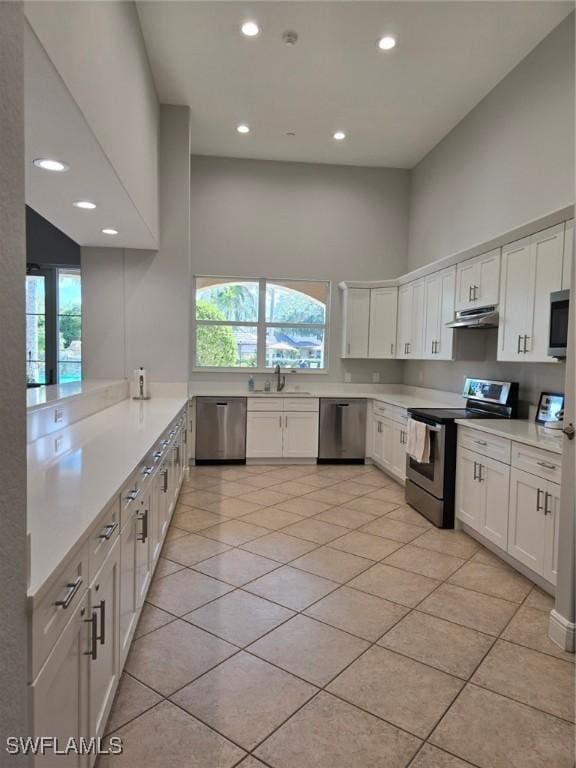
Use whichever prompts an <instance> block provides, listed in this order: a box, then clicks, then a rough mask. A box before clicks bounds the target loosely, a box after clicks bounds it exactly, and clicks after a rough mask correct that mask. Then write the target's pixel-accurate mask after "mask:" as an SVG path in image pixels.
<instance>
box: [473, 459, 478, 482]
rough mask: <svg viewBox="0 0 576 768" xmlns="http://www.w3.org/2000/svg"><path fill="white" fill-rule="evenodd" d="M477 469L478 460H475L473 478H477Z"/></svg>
mask: <svg viewBox="0 0 576 768" xmlns="http://www.w3.org/2000/svg"><path fill="white" fill-rule="evenodd" d="M477 470H478V462H477V461H475V462H474V480H478V475H477Z"/></svg>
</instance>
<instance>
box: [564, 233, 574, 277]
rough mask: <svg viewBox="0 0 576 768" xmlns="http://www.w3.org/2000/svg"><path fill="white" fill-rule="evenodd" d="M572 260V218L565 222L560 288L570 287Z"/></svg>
mask: <svg viewBox="0 0 576 768" xmlns="http://www.w3.org/2000/svg"><path fill="white" fill-rule="evenodd" d="M573 261H574V219H570V221H567V222H566V231H565V232H564V259H563V263H562V288H566V289H569V288H570V280H571V276H572V263H573Z"/></svg>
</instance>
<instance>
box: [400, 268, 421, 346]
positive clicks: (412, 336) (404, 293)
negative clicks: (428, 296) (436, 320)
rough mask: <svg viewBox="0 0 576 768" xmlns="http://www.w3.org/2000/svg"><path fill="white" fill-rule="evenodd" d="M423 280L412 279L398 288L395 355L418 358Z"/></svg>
mask: <svg viewBox="0 0 576 768" xmlns="http://www.w3.org/2000/svg"><path fill="white" fill-rule="evenodd" d="M424 302H425V281H424V280H423V279H422V280H414V281H413V282H411V283H406V284H405V285H401V286H400V288H399V289H398V333H397V347H396V350H397V351H396V357H398V358H400V359H401V360H418V359H419V358H421V357H422V350H423V348H424V335H425V334H424V323H425V319H424V317H425V316H424Z"/></svg>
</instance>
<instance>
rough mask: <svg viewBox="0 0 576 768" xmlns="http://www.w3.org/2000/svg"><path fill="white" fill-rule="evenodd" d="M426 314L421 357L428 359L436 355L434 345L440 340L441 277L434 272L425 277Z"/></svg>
mask: <svg viewBox="0 0 576 768" xmlns="http://www.w3.org/2000/svg"><path fill="white" fill-rule="evenodd" d="M425 293H426V299H425V303H426V316H425V320H424V324H425V328H426V330H425V337H424V347H423V350H422V357H424V358H426V359H428V360H430V359H434V358H435V357H436V346H437V345H438V343H439V341H440V323H441V315H442V278H441V273H440V272H435V273H434V274H432V275H430V277H427V278H426V285H425Z"/></svg>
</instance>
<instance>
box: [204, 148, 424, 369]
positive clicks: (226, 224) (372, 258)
mask: <svg viewBox="0 0 576 768" xmlns="http://www.w3.org/2000/svg"><path fill="white" fill-rule="evenodd" d="M191 184H192V187H191V188H192V195H191V219H190V225H191V251H192V272H193V273H194V274H204V275H206V274H209V275H223V276H247V277H285V278H289V277H293V278H298V277H309V278H318V279H323V280H331V281H332V308H331V309H332V313H331V330H332V333H331V339H330V350H329V352H330V354H329V364H330V371H329V380H341V379H342V378H343V373H344V370H350V371H351V372H352V374H353V378H354V380H355V381H369V380H370V374H371V372H372V371H380V372H381V375H382V380H383V381H384V380H385V381H390V380H393V381H397V380H398V377H399V375H400V370H401V369H400V367H399V364H398V363H394V362H392V363H381V362H380V363H378V362H376V361H371V362H369V361H342V360H341V359H340V355H339V351H340V344H341V336H340V326H341V312H340V291H339V290H338V282H339V281H341V280H346V279H355V280H372V279H378V278H385V277H395V276H396V275H398V274H400V273H401V272H403V271H404V265H405V261H406V247H407V226H408V195H409V173H408V172H407V171H402V170H397V169H386V168H355V167H345V166H331V165H316V164H307V163H282V162H272V161H262V160H234V159H229V158H215V157H198V156H194V157H192V163H191ZM240 375H241V374H236V373H234V374H231V376H232V377H236V379H235V380H238V377H239V376H240ZM247 375H248V374H247V373H246V372H244V376H246V377H247ZM209 376H210V374H198V373H196V374H194V375H193V378H199V377H200V378H201V377H209ZM212 376H213V374H212Z"/></svg>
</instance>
